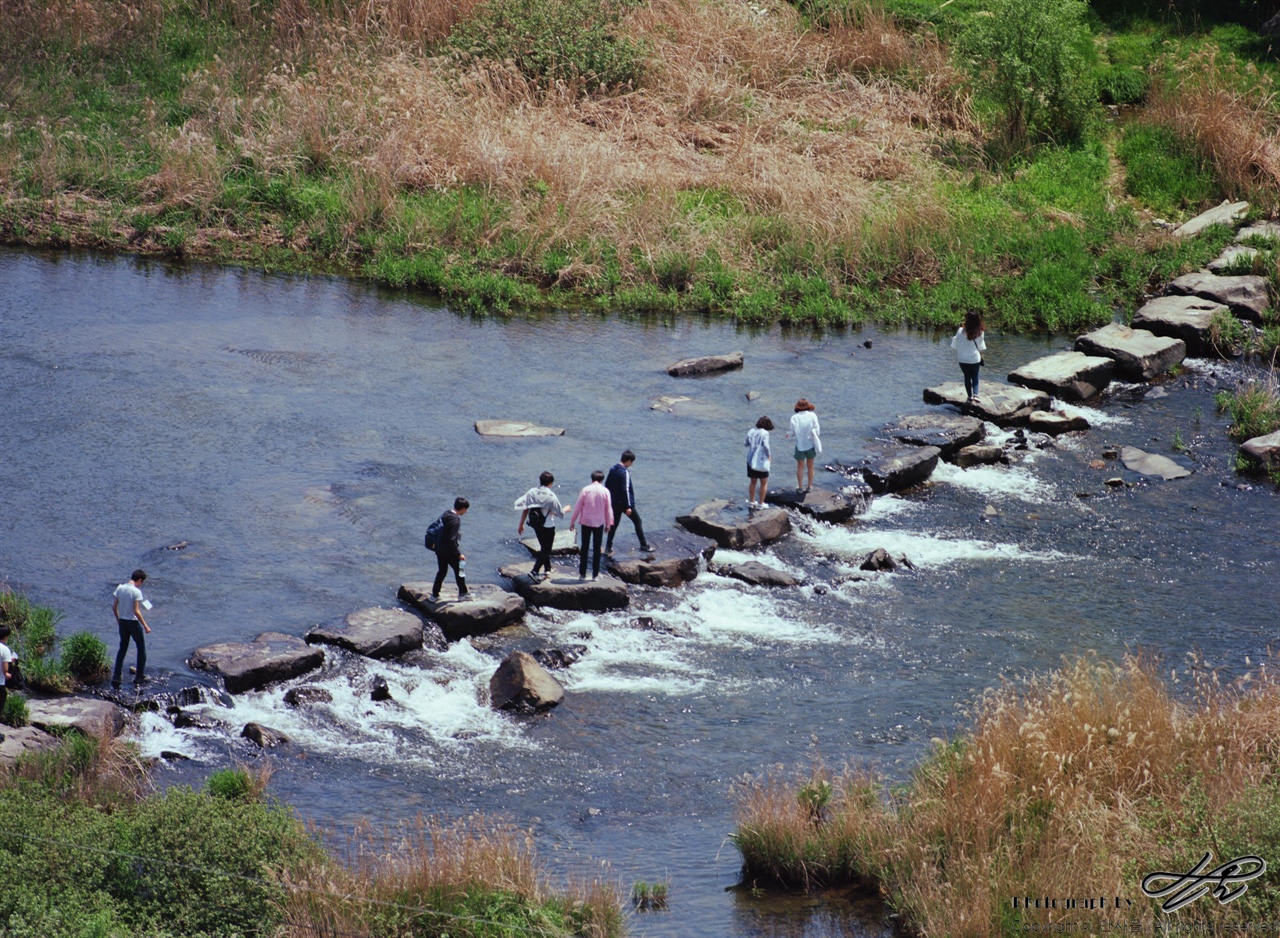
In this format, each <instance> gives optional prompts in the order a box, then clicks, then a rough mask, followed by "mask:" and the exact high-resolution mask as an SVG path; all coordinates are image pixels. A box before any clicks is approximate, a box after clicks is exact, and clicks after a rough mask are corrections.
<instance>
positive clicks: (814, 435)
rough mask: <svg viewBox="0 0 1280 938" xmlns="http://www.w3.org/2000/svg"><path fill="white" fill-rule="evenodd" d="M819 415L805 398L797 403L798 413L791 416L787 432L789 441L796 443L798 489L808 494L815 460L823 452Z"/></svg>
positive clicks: (811, 485) (811, 486)
mask: <svg viewBox="0 0 1280 938" xmlns="http://www.w3.org/2000/svg"><path fill="white" fill-rule="evenodd" d="M820 429H821V428H820V427H819V426H818V415H817V414H816V413H815V412H814V409H813V405H812V404H810V403H809V402H808V401H806V400H805V399H804V398H803V397H802V398H800V400H798V401H796V412H795V413H794V414H793V415H792V416H791V429H790V430H788V431H787V439H794V440H795V441H796V488H797V489H799V490H800V491H801V492H807V491H809V489H811V488H813V460H814V457H815V456H817V455H818V453H821V452H822V439H821V438H820V437H819V435H818V434H819V432H820ZM806 464H807V465H808V467H809V484H808V485H807V486H806V485H805V484H804V468H805V465H806Z"/></svg>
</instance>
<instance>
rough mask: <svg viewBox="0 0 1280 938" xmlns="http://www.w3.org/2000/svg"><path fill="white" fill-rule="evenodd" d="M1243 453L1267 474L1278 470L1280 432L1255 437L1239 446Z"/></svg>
mask: <svg viewBox="0 0 1280 938" xmlns="http://www.w3.org/2000/svg"><path fill="white" fill-rule="evenodd" d="M1240 452H1242V453H1244V454H1245V455H1246V456H1248V457H1249V458H1250V459H1252V460H1253V461H1254V462H1256V463H1257V464H1258V465H1259V466H1261V467H1262V468H1263V469H1264V470H1265V471H1267V472H1275V471H1276V470H1277V469H1280V430H1277V431H1276V432H1275V433H1268V434H1267V435H1266V436H1255V437H1254V438H1253V439H1251V440H1246V441H1245V442H1243V443H1241V444H1240Z"/></svg>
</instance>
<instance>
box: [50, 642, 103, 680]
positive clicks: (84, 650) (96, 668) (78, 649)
mask: <svg viewBox="0 0 1280 938" xmlns="http://www.w3.org/2000/svg"><path fill="white" fill-rule="evenodd" d="M59 660H60V661H61V662H62V666H63V668H65V669H66V671H67V673H68V674H70V675H71V676H72V677H74V678H75V679H76V680H78V681H82V682H84V683H92V682H94V681H100V680H102V679H103V678H105V677H106V676H107V674H108V673H110V668H109V667H108V665H107V645H106V642H104V641H103V640H102V639H100V638H98V636H96V635H94V634H93V633H92V632H75V633H74V634H72V635H68V636H67V637H66V638H65V639H63V640H62V652H61V654H60V656H59Z"/></svg>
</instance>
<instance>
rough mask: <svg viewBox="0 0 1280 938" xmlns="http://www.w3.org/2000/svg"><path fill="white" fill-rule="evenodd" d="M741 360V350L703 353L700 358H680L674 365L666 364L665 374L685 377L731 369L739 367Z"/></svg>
mask: <svg viewBox="0 0 1280 938" xmlns="http://www.w3.org/2000/svg"><path fill="white" fill-rule="evenodd" d="M742 361H743V355H742V353H741V352H730V353H729V354H727V355H703V356H702V357H701V358H682V359H681V360H680V361H678V362H676V363H675V364H674V365H668V366H667V374H669V375H671V377H673V378H685V377H688V376H689V375H705V374H712V373H714V372H717V371H732V370H733V369H735V368H741V367H742Z"/></svg>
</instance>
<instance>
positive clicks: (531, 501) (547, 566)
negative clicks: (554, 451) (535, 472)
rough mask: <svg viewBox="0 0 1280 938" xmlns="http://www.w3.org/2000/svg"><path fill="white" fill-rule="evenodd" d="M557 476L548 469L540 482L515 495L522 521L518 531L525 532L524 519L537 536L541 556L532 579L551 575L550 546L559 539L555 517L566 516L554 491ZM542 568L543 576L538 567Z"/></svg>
mask: <svg viewBox="0 0 1280 938" xmlns="http://www.w3.org/2000/svg"><path fill="white" fill-rule="evenodd" d="M555 481H556V477H555V476H553V475H552V474H551V473H549V472H544V473H542V475H541V476H539V477H538V485H537V486H536V487H535V488H531V489H529V491H527V492H525V493H524V494H523V495H521V496H520V497H519V498H517V499H516V504H515V507H516V511H518V512H520V523H519V524H518V525H516V533H517V534H523V533H524V523H525V522H526V521H528V522H529V526H530V527H531V528H533V533H534V535H535V536H536V537H537V538H538V556H537V557H536V558H534V561H533V569H532V570H531V571H530V572H529V575H530V576H531V577H533V579H535V580H537V579H543V580H545V579H546V578H547V577H549V576H551V547H552V545H553V544H554V543H555V539H556V518H563V517H564V508H562V507H561V505H560V499H559V498H558V497H557V496H556V493H555V492H553V491H551V486H552V485H554V484H555ZM539 570H542V571H543V573H542V576H541V577H539V576H538V571H539Z"/></svg>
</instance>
